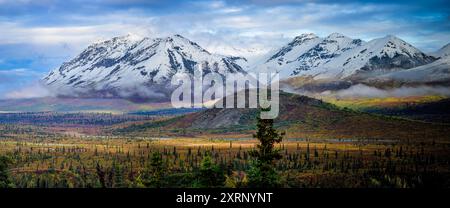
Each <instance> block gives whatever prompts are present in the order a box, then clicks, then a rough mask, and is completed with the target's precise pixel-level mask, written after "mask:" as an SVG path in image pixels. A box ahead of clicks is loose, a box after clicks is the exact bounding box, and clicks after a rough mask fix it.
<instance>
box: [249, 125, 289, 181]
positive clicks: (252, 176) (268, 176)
mask: <svg viewBox="0 0 450 208" xmlns="http://www.w3.org/2000/svg"><path fill="white" fill-rule="evenodd" d="M257 128H258V130H257V132H256V134H254V135H253V137H254V138H256V139H258V140H259V142H260V144H258V145H257V149H256V150H253V151H250V152H249V154H250V156H252V157H253V158H254V161H253V162H252V165H251V168H250V171H249V173H248V178H249V181H248V185H249V186H250V187H276V186H278V185H279V176H278V175H277V172H276V170H275V166H274V160H279V159H281V154H280V152H279V150H277V149H274V144H275V143H280V142H281V140H282V139H283V136H282V135H281V134H280V133H278V132H277V130H275V129H274V128H273V120H271V119H260V118H259V117H258V123H257Z"/></svg>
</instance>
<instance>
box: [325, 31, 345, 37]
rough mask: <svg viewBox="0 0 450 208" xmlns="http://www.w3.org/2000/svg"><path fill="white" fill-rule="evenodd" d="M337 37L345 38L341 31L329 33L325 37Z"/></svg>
mask: <svg viewBox="0 0 450 208" xmlns="http://www.w3.org/2000/svg"><path fill="white" fill-rule="evenodd" d="M337 38H347V37H346V36H345V35H343V34H341V33H337V32H334V33H331V34H330V35H328V37H327V39H337Z"/></svg>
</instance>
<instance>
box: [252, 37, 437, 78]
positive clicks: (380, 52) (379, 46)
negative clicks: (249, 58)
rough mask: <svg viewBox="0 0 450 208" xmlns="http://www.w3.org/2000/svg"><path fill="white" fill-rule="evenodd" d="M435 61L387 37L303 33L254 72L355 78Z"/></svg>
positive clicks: (289, 75) (405, 44) (394, 38)
mask: <svg viewBox="0 0 450 208" xmlns="http://www.w3.org/2000/svg"><path fill="white" fill-rule="evenodd" d="M434 60H435V58H433V57H432V56H428V55H426V54H424V53H423V52H421V51H420V50H418V49H417V48H415V47H414V46H412V45H410V44H408V43H406V42H405V41H403V40H401V39H399V38H397V37H395V36H392V35H388V36H386V37H384V38H379V39H374V40H371V41H369V42H367V43H366V42H364V41H362V40H360V39H351V38H348V37H346V36H344V35H341V34H338V33H333V34H331V35H329V36H328V37H326V38H319V37H317V36H316V35H314V34H303V35H301V36H298V37H296V38H295V39H294V40H293V41H292V42H290V43H288V44H287V45H286V46H284V47H282V48H281V49H280V50H279V51H278V52H277V53H275V54H274V55H273V56H271V58H269V59H268V60H267V61H266V62H265V63H264V64H261V65H260V66H256V67H255V70H263V71H267V70H272V71H273V70H276V71H278V72H279V73H280V77H281V78H289V77H292V76H307V77H313V78H315V79H331V80H342V79H355V78H359V77H360V76H362V75H363V76H367V75H369V74H374V73H375V74H377V73H385V72H386V71H393V70H403V69H409V68H413V67H417V66H421V65H424V64H428V63H431V62H433V61H434Z"/></svg>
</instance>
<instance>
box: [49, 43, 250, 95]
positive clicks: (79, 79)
mask: <svg viewBox="0 0 450 208" xmlns="http://www.w3.org/2000/svg"><path fill="white" fill-rule="evenodd" d="M242 61H245V59H243V58H240V57H227V56H221V55H216V54H211V53H209V52H208V51H206V50H205V49H203V48H202V47H200V46H199V45H198V44H196V43H194V42H192V41H190V40H188V39H186V38H184V37H182V36H180V35H173V36H169V37H164V38H140V37H136V36H132V35H128V36H123V37H116V38H113V39H111V40H107V41H104V42H101V43H96V44H93V45H91V46H89V47H88V48H87V49H86V50H84V51H83V52H82V53H81V54H79V55H78V56H77V57H75V58H74V59H72V60H71V61H69V62H66V63H64V64H63V65H62V66H61V67H59V68H58V69H55V70H53V71H51V72H50V73H49V74H48V76H46V77H45V78H43V81H44V83H45V84H46V85H47V86H48V87H49V88H50V89H51V90H52V91H54V92H55V94H58V95H62V96H81V97H134V96H136V97H153V98H161V97H164V96H165V95H166V94H167V93H168V92H170V80H171V78H172V76H173V75H174V74H177V73H183V72H186V73H190V74H192V73H193V72H194V70H195V69H196V67H197V66H199V65H201V66H202V69H203V70H206V71H215V72H218V73H220V74H223V75H225V74H226V73H242V72H244V70H243V69H242V67H241V66H240V65H239V64H237V62H242Z"/></svg>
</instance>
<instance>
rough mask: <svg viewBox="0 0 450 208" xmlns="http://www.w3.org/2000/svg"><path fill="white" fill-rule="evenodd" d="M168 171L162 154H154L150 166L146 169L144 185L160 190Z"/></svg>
mask: <svg viewBox="0 0 450 208" xmlns="http://www.w3.org/2000/svg"><path fill="white" fill-rule="evenodd" d="M165 171H166V168H165V165H164V161H163V158H162V155H161V153H159V152H154V153H153V154H152V157H151V159H150V165H149V167H147V168H146V170H145V172H144V176H143V181H144V184H145V185H146V186H147V187H156V188H159V187H161V186H162V185H163V180H162V178H163V176H164V173H165Z"/></svg>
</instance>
